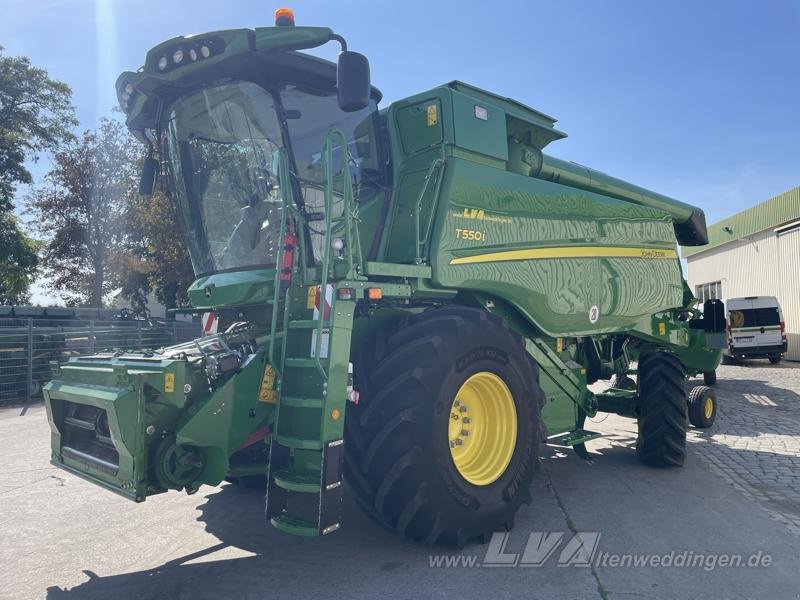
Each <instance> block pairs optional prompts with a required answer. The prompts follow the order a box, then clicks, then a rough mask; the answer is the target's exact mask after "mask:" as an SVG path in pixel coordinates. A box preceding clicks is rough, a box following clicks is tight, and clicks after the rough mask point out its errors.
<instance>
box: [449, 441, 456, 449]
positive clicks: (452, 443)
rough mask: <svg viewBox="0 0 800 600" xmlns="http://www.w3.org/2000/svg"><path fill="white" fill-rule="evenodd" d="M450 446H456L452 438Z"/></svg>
mask: <svg viewBox="0 0 800 600" xmlns="http://www.w3.org/2000/svg"><path fill="white" fill-rule="evenodd" d="M450 447H451V448H455V447H456V443H455V442H454V441H453V440H450Z"/></svg>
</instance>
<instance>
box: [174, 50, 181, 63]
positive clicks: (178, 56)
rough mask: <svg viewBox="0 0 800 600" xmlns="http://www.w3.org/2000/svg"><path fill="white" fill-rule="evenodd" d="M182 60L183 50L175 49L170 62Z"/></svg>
mask: <svg viewBox="0 0 800 600" xmlns="http://www.w3.org/2000/svg"><path fill="white" fill-rule="evenodd" d="M182 60H183V50H175V52H174V53H173V54H172V62H174V63H175V64H176V65H177V64H179V63H180V62H181V61H182Z"/></svg>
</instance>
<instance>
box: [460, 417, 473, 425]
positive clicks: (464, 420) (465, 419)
mask: <svg viewBox="0 0 800 600" xmlns="http://www.w3.org/2000/svg"><path fill="white" fill-rule="evenodd" d="M462 422H463V423H464V425H469V424H470V423H472V419H470V418H469V417H464V418H463V419H462Z"/></svg>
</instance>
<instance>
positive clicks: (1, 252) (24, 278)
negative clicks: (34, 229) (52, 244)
mask: <svg viewBox="0 0 800 600" xmlns="http://www.w3.org/2000/svg"><path fill="white" fill-rule="evenodd" d="M37 262H38V260H37V257H36V244H35V242H34V241H33V240H31V239H30V238H29V237H28V236H27V235H25V233H24V232H23V231H22V230H21V229H20V228H19V225H18V223H17V219H16V217H15V216H14V215H13V214H12V213H11V211H5V212H4V211H2V210H0V304H24V303H26V302H28V300H29V298H28V288H29V287H30V285H31V283H32V282H33V279H34V277H35V275H36V265H37Z"/></svg>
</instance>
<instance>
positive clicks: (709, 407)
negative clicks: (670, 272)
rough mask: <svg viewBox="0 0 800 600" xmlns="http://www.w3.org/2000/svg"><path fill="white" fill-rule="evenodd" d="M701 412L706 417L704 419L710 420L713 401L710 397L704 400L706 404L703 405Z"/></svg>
mask: <svg viewBox="0 0 800 600" xmlns="http://www.w3.org/2000/svg"><path fill="white" fill-rule="evenodd" d="M703 412H704V413H705V415H706V419H710V418H711V414H712V413H713V412H714V400H713V399H712V398H711V397H710V396H709V397H707V398H706V402H705V404H704V405H703Z"/></svg>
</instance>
